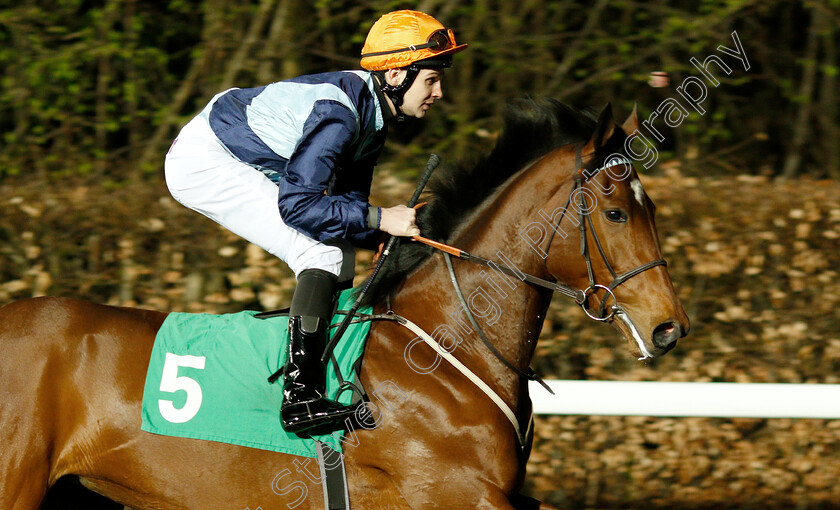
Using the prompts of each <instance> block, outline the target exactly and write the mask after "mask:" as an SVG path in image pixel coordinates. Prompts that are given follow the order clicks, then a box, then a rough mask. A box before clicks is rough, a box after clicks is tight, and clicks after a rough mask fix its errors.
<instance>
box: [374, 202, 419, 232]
mask: <svg viewBox="0 0 840 510" xmlns="http://www.w3.org/2000/svg"><path fill="white" fill-rule="evenodd" d="M379 214H380V218H379V230H382V231H384V232H388V233H389V234H391V235H392V236H418V235H420V229H419V228H417V225H415V224H414V219H415V217H416V214H417V211H415V210H414V209H412V208H410V207H406V206H404V205H397V206H394V207H388V208H384V207H383V208H381V209H380V210H379Z"/></svg>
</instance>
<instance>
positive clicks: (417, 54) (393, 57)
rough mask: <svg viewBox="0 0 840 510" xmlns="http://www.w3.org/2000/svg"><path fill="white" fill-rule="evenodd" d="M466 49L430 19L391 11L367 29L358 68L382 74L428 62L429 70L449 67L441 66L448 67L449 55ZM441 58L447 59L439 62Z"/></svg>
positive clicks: (417, 13)
mask: <svg viewBox="0 0 840 510" xmlns="http://www.w3.org/2000/svg"><path fill="white" fill-rule="evenodd" d="M466 48H467V45H466V44H461V45H459V44H457V43H456V42H455V35H454V34H453V33H452V30H448V29H447V28H446V27H444V26H443V24H442V23H441V22H440V21H438V20H436V19H435V18H433V17H432V16H429V15H428V14H425V13H422V12H418V11H394V12H389V13H388V14H385V15H384V16H382V17H381V18H379V19H378V20H377V21H376V23H374V24H373V26H372V27H371V29H370V32H368V35H367V39H365V45H364V47H363V48H362V61H361V64H362V67H363V68H364V69H367V70H369V71H385V70H387V69H398V68H402V67H408V66H410V65H412V64H414V63H416V62H420V61H423V60H427V59H430V60H433V61H430V62H428V64H430V67H449V66H448V65H441V64H445V63H447V62H448V63H449V64H451V58H452V57H451V55H453V54H455V53H458V52H459V51H463V50H465V49H466ZM445 56H446V57H448V58H446V59H441V58H440V57H445ZM435 63H438V65H435Z"/></svg>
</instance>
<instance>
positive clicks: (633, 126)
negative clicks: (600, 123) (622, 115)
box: [621, 103, 639, 135]
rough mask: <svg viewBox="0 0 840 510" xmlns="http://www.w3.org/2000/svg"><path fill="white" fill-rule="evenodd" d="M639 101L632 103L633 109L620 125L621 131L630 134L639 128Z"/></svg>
mask: <svg viewBox="0 0 840 510" xmlns="http://www.w3.org/2000/svg"><path fill="white" fill-rule="evenodd" d="M638 111H639V103H633V111H632V112H630V116H629V117H627V120H625V121H624V124H622V125H621V129H622V131H624V132H625V133H626V134H627V135H631V134H633V133H635V132H636V130H637V129H639V114H638Z"/></svg>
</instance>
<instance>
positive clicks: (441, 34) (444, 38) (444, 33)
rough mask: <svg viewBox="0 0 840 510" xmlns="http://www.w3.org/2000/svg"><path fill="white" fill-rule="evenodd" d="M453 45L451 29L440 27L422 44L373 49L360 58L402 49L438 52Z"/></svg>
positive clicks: (399, 51)
mask: <svg viewBox="0 0 840 510" xmlns="http://www.w3.org/2000/svg"><path fill="white" fill-rule="evenodd" d="M454 46H455V35H454V34H453V33H452V30H449V29H446V28H442V29H440V30H438V31H436V32H432V34H431V35H430V36H429V38H428V39H427V40H426V42H425V43H423V44H416V45H415V44H412V45H409V46H407V47H405V48H399V49H396V50H387V51H375V52H372V53H364V54H362V58H365V57H379V56H382V55H391V54H394V53H402V52H404V51H417V50H424V49H428V50H430V51H432V52H439V51H446V50H448V49H450V48H452V47H454Z"/></svg>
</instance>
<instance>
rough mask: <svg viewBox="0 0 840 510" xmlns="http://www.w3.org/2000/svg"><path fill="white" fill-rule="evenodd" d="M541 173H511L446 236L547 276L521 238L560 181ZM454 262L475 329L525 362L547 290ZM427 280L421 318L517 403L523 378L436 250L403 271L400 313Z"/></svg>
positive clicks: (421, 291)
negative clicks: (429, 301) (427, 300)
mask: <svg viewBox="0 0 840 510" xmlns="http://www.w3.org/2000/svg"><path fill="white" fill-rule="evenodd" d="M535 166H536V165H535ZM540 166H544V165H540ZM546 173H547V172H546V171H545V169H542V168H528V169H526V170H523V171H522V172H520V173H519V174H517V176H515V177H513V178H512V179H511V180H510V181H509V182H508V183H507V185H506V186H504V187H503V188H502V189H501V190H500V191H498V192H497V193H495V194H494V195H493V196H491V197H489V198H488V199H487V200H486V201H485V202H484V203H483V204H482V205H481V206H480V207H479V208H477V210H476V211H475V212H474V213H473V214H472V216H471V217H470V218H469V219H468V221H467V222H465V224H464V225H463V226H462V227H461V228H459V229H458V230H457V231H456V232H455V235H454V236H453V241H452V244H453V245H454V246H456V247H458V248H461V249H463V250H465V251H467V252H468V253H471V254H474V255H477V256H480V257H484V258H487V259H490V260H493V261H494V262H497V263H499V264H503V265H511V266H514V267H515V268H516V269H518V270H519V271H522V272H523V273H529V274H532V275H535V276H539V277H543V278H547V277H548V276H549V275H547V274H546V269H545V263H544V260H543V259H542V257H541V256H540V255H539V253H538V252H537V251H536V250H535V249H534V248H533V247H531V246H530V245H529V244H528V243H526V242H525V241H524V240H523V239H520V238H519V232H521V231H522V230H523V229H524V228H525V226H527V225H528V224H529V223H531V222H533V221H539V216H538V213H539V210H540V207H541V206H542V204H545V203H546V202H547V201H548V200H549V198H550V196H551V194H552V193H555V192H556V191H557V188H558V187H559V186H560V182H559V180H558V179H557V177H556V176H551V175H545V174H546ZM452 263H453V267H454V271H455V274H456V277H457V280H458V283H459V284H460V287H461V292H462V294H463V296H464V298H465V300H466V301H467V304H468V307H469V308H470V311H471V312H472V314H473V316H474V317H475V320H476V322H477V323H478V325H479V326H480V328H481V330H482V331H483V332H484V334H485V335H486V337H487V338H488V339H489V341H490V342H491V343H492V344H493V345H494V346H495V347H496V349H497V350H498V351H499V352H500V353H501V354H502V355H503V356H504V357H505V358H506V359H507V360H508V361H509V362H510V363H511V364H513V365H514V366H516V367H518V368H520V369H522V370H525V369H527V367H528V365H529V364H530V361H531V358H532V356H533V353H534V349H535V347H536V341H537V338H538V336H539V333H540V329H541V328H542V324H543V320H544V319H545V312H546V310H547V308H548V304H549V302H550V300H551V294H550V292H547V291H546V290H545V289H537V288H535V287H534V286H531V285H529V284H527V283H525V282H523V281H520V280H518V279H515V278H511V277H509V276H506V275H504V274H503V273H501V272H498V271H495V270H493V269H490V268H486V267H484V266H480V265H477V264H472V263H469V262H464V261H461V260H458V259H454V258H453V259H452ZM430 288H433V289H435V291H434V292H435V295H434V298H433V299H434V304H433V306H431V307H430V308H431V310H432V313H431V314H430V316H428V317H427V320H428V321H429V322H427V323H426V324H425V326H426V327H427V328H430V329H429V330H430V331H431V330H437V328H440V327H441V325H442V324H443V325H445V326H446V330H447V331H448V332H449V333H450V334H453V335H454V336H455V337H456V341H458V340H460V342H459V343H458V346H457V348H455V349H454V350H453V351H452V352H453V354H454V355H455V356H456V357H457V358H459V359H460V360H461V361H462V362H463V363H464V364H465V365H467V367H469V368H470V369H471V370H473V371H474V372H475V373H476V374H477V375H478V376H479V377H481V378H482V379H483V380H484V381H485V382H487V383H488V384H490V386H491V387H493V388H494V389H495V390H496V391H497V392H498V393H499V394H500V395H501V396H502V397H503V398H504V399H505V400H506V401H507V402H510V403H511V404H513V405H516V404H517V401H518V399H519V396H520V395H521V390H522V387H521V385H522V384H524V383H525V381H524V380H521V377H520V376H519V375H517V374H516V373H515V372H513V371H512V370H510V369H509V368H507V367H506V366H504V364H503V363H502V362H500V361H499V360H497V359H496V358H495V357H494V356H493V354H492V353H491V352H490V351H489V349H488V348H487V347H486V346H485V345H484V344H483V342H482V341H481V340H480V338H479V336H478V334H477V332H476V331H474V329H475V328H474V327H473V326H472V325H471V324H470V321H469V320H468V317H467V315H466V313H465V311H464V307H463V306H461V304H460V301H459V299H458V297H457V294H456V293H455V290H454V287H453V285H452V283H451V282H450V278H449V273H448V271H447V269H446V265H445V263H444V261H443V258H442V256H440V255H436V256H434V257H433V258H432V260H431V261H430V262H429V263H427V264H426V265H425V266H424V267H422V268H421V269H420V270H419V271H417V272H416V273H414V274H413V275H412V277H411V278H409V280H408V281H407V282H406V285H405V287H404V289H403V292H401V293H400V294H399V295H398V296H397V298H396V299H395V302H394V304H395V306H394V308H395V310H397V312H398V313H399V312H400V309H401V308H402V307H408V308H411V307H414V305H413V304H412V302H413V301H415V302H416V300H417V299H422V296H424V295H426V294H427V293H428V290H429V289H430ZM436 308H437V310H436Z"/></svg>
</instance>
